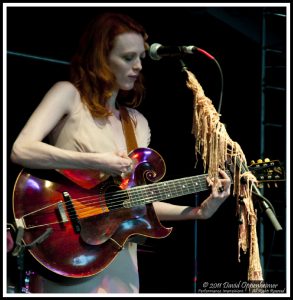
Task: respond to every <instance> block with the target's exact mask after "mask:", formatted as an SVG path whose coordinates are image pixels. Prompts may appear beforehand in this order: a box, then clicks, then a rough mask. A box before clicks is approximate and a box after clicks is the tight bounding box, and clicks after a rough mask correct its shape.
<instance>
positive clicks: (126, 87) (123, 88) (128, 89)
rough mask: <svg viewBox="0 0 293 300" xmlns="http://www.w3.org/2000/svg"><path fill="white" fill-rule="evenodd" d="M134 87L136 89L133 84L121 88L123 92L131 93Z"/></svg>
mask: <svg viewBox="0 0 293 300" xmlns="http://www.w3.org/2000/svg"><path fill="white" fill-rule="evenodd" d="M133 87H134V85H133V84H126V85H124V86H120V90H122V91H130V90H132V89H133Z"/></svg>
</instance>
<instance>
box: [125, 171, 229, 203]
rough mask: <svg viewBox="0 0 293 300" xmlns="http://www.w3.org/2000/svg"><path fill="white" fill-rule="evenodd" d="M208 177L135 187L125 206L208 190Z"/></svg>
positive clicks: (200, 176) (130, 191)
mask: <svg viewBox="0 0 293 300" xmlns="http://www.w3.org/2000/svg"><path fill="white" fill-rule="evenodd" d="M226 172H227V173H228V175H229V176H230V178H231V174H230V172H229V171H227V170H226ZM207 176H208V175H207V174H202V175H198V176H191V177H184V178H180V179H174V180H168V181H162V182H157V183H153V184H147V185H142V186H136V187H133V188H131V189H130V190H127V193H128V197H129V199H128V200H127V201H125V202H124V204H123V206H124V207H128V208H130V207H135V206H138V205H142V204H147V203H152V202H155V201H164V200H168V199H172V198H177V197H181V196H185V195H190V194H194V193H198V192H202V191H205V190H208V189H209V186H208V183H207V180H206V178H207Z"/></svg>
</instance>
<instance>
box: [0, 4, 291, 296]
mask: <svg viewBox="0 0 293 300" xmlns="http://www.w3.org/2000/svg"><path fill="white" fill-rule="evenodd" d="M105 10H107V11H108V10H114V11H120V12H124V13H127V14H129V15H130V16H132V17H134V18H135V19H137V20H138V21H140V22H141V23H142V24H143V25H144V26H145V28H146V30H147V32H148V33H149V37H150V38H149V43H150V44H151V43H154V42H157V43H161V44H163V45H195V46H198V47H200V48H203V49H204V50H206V51H208V52H209V53H211V54H212V55H213V56H214V57H215V58H216V59H217V61H218V62H219V64H220V66H221V68H222V72H223V75H224V91H223V103H222V110H221V114H222V116H221V121H222V122H223V123H225V124H226V126H227V131H228V133H229V135H230V137H231V138H232V139H233V140H234V141H237V142H238V143H239V144H240V145H241V147H242V149H243V151H244V153H245V155H246V158H247V160H248V162H250V160H252V159H254V160H256V159H258V158H259V155H260V151H261V149H260V138H261V132H260V125H261V124H260V120H261V119H260V117H261V109H262V107H261V92H262V86H261V84H262V77H261V75H262V74H261V70H262V44H261V41H262V16H263V8H262V7H228V8H221V7H186V8H183V7H119V8H113V7H112V8H100V7H94V8H86V7H79V8H74V7H58V8H52V7H9V8H8V10H7V50H8V51H11V52H17V53H22V54H29V55H33V56H38V57H46V58H51V59H56V60H61V61H69V60H70V58H71V55H72V54H73V53H74V50H75V48H76V46H77V42H78V40H79V37H80V35H81V33H82V32H83V30H84V27H85V26H86V24H87V23H88V22H89V21H90V20H91V19H92V18H93V17H94V16H95V15H97V14H99V13H101V12H103V11H105ZM270 10H272V11H275V12H280V13H282V14H286V11H285V8H270ZM285 24H286V21H285V20H284V19H283V20H282V21H280V20H278V21H276V20H275V19H272V20H270V23H269V26H268V31H269V34H270V35H271V36H273V37H274V38H276V37H277V38H278V43H281V45H282V46H283V47H284V46H285V44H286V40H285ZM283 50H285V49H283ZM284 58H285V54H284V52H283V56H282V57H281V60H282V63H284V61H285V60H284ZM184 61H185V63H186V65H187V66H188V68H189V70H191V71H192V72H193V73H194V74H195V76H196V77H197V79H198V80H199V82H200V83H201V85H202V87H203V89H204V91H205V94H206V95H207V96H208V97H209V98H210V99H211V100H212V101H213V103H214V105H215V107H216V109H217V108H218V105H219V99H220V93H221V81H220V72H219V69H218V67H217V65H216V64H215V63H214V62H213V61H211V60H210V59H208V58H207V57H206V56H204V55H203V54H200V53H198V54H194V55H189V56H187V57H186V58H184ZM143 72H144V74H145V78H146V86H147V97H146V99H145V101H144V103H143V104H142V105H141V106H140V107H139V110H140V111H141V112H142V113H143V114H144V115H145V116H146V117H147V118H148V120H149V124H150V127H151V130H152V142H151V147H152V148H154V149H155V150H157V151H158V152H159V153H160V154H161V155H162V156H163V157H164V159H165V162H166V166H167V173H166V176H165V178H164V180H168V179H173V178H181V177H185V176H191V175H194V174H201V173H202V172H203V170H202V166H201V163H200V160H199V163H198V165H197V167H196V168H194V165H195V153H194V138H193V136H192V134H191V127H192V113H193V102H192V97H191V93H190V91H189V90H187V88H186V86H185V75H184V73H182V72H181V68H180V64H179V62H178V60H177V59H167V58H164V59H162V60H160V61H152V60H150V59H149V58H147V59H146V60H145V63H144V69H143ZM67 79H68V66H67V65H66V64H60V63H57V62H48V61H43V60H38V59H31V58H27V57H21V56H19V55H15V54H8V55H7V99H5V100H6V101H7V153H8V154H9V153H10V151H11V147H12V144H13V141H14V140H15V138H16V137H17V134H18V133H19V131H20V130H21V128H22V127H23V126H24V124H25V122H26V120H27V119H28V117H29V115H30V114H31V113H32V111H33V110H34V109H35V107H36V106H37V104H38V103H39V101H40V100H41V98H42V97H43V95H44V94H45V92H46V91H47V90H48V89H49V88H50V87H51V86H52V85H53V84H54V83H55V82H56V81H59V80H67ZM284 79H285V77H278V78H277V79H275V80H278V81H281V83H282V84H283V85H285V84H284V83H285V81H284ZM278 83H279V82H278ZM270 96H271V97H272V101H271V102H270V104H268V105H271V107H270V109H269V110H268V111H269V115H267V118H274V119H275V120H276V121H277V122H278V123H280V124H281V125H282V127H281V129H279V130H278V131H277V132H271V134H270V135H269V136H268V137H266V138H267V144H266V147H265V156H266V157H269V158H271V159H279V160H281V162H282V163H285V159H286V136H285V134H286V99H285V98H284V96H282V97H279V96H278V95H276V96H274V97H273V96H272V94H270ZM276 130H277V129H276ZM20 170H21V168H20V167H19V166H16V165H14V164H12V163H11V162H10V161H9V158H8V168H7V183H8V186H7V189H8V199H7V201H8V209H9V211H8V220H10V221H11V220H12V213H11V210H10V208H11V207H10V205H11V204H10V203H11V197H12V190H13V184H14V182H15V179H16V177H17V174H18V173H19V171H20ZM265 193H266V195H267V197H268V198H269V199H270V200H271V202H272V204H273V205H274V206H276V207H275V208H276V210H277V213H278V215H280V216H281V217H282V218H281V219H280V222H281V225H282V227H283V231H282V232H281V233H280V232H277V233H276V235H275V239H273V238H272V236H273V235H274V229H273V227H272V225H271V223H270V222H269V221H268V220H267V218H266V216H265V215H264V216H263V215H262V214H260V213H259V217H260V219H263V224H264V232H265V234H264V239H263V240H262V242H263V245H264V252H263V255H264V261H265V265H266V266H267V268H266V269H265V270H268V272H267V273H265V279H266V280H267V281H268V282H271V281H272V282H277V283H278V284H279V287H280V289H281V288H284V287H285V284H286V280H285V278H286V271H285V270H286V260H285V257H286V249H285V242H286V240H285V235H286V226H285V225H286V223H285V218H284V215H285V207H286V202H285V198H286V197H285V184H284V183H280V184H279V188H278V189H277V191H276V190H274V191H273V189H270V190H266V191H265ZM205 196H206V195H205V193H201V194H199V195H197V197H195V196H194V195H191V196H186V197H183V198H180V199H173V200H172V201H170V202H172V203H180V204H185V205H187V204H188V205H195V204H196V201H197V203H200V202H201V201H202V200H203V199H204V198H205ZM279 202H281V203H283V204H282V205H280V206H277V204H278V203H279ZM235 205H236V203H235V199H234V198H233V197H230V198H229V199H228V200H227V201H226V202H225V203H224V204H223V205H222V207H221V208H220V209H219V211H218V212H217V213H216V214H215V215H214V216H213V217H212V218H211V219H209V220H206V221H198V222H197V223H196V222H193V221H188V222H187V221H186V222H165V223H164V225H166V226H171V227H173V232H172V234H171V235H170V236H169V237H168V238H165V239H162V240H148V241H147V243H146V245H145V246H143V247H141V248H140V251H139V265H140V276H141V292H144V293H193V292H194V291H195V289H196V288H197V289H199V288H201V283H202V282H203V281H208V282H225V281H229V282H234V281H239V280H245V279H246V272H247V270H246V269H247V261H246V260H247V257H246V256H243V258H242V261H241V263H239V262H238V260H237V219H236V217H235ZM256 207H257V203H256ZM262 216H263V218H262ZM196 225H197V227H196ZM276 247H278V249H277V250H278V253H279V254H280V255H281V258H280V260H279V261H278V262H276V266H273V262H274V259H273V258H274V257H273V255H271V254H272V253H274V251H275V250H276ZM277 250H276V251H277ZM8 261H9V262H10V260H8ZM11 264H12V265H13V262H11ZM9 269H10V270H11V268H9ZM269 269H272V270H273V272H270V271H269ZM12 271H13V272H16V270H12Z"/></svg>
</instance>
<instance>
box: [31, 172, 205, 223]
mask: <svg viewBox="0 0 293 300" xmlns="http://www.w3.org/2000/svg"><path fill="white" fill-rule="evenodd" d="M205 177H206V175H199V176H191V177H186V178H180V179H175V180H172V181H168V182H164V181H162V182H158V183H156V184H155V185H154V184H149V185H142V186H136V187H133V188H131V189H129V190H120V191H116V192H111V193H108V194H110V195H112V196H113V195H117V194H118V196H117V197H116V199H115V200H114V201H113V202H111V204H109V205H105V197H104V196H103V197H101V196H98V197H97V196H92V197H91V196H88V197H82V198H76V199H71V201H70V200H65V201H64V203H65V205H66V204H68V203H69V204H70V206H71V204H72V208H70V207H67V212H68V216H69V218H71V219H72V218H76V216H77V217H79V218H85V217H89V216H91V215H89V214H90V213H92V214H93V215H96V214H97V213H96V212H97V210H99V212H100V211H101V210H102V212H106V211H107V210H110V209H112V210H115V209H119V208H121V204H123V203H124V202H125V194H128V195H129V194H132V195H130V197H128V198H127V199H128V200H130V202H129V203H130V204H131V205H130V206H129V207H132V206H135V205H133V204H139V203H141V204H147V203H152V202H154V201H157V200H161V199H160V197H158V196H160V195H162V193H163V192H164V191H168V194H172V191H171V189H170V186H172V189H173V190H174V189H176V188H178V182H180V181H184V180H185V181H186V180H187V181H189V183H188V184H187V183H185V186H189V188H188V189H190V188H193V190H192V192H188V194H191V193H194V192H195V191H194V188H195V187H197V188H198V187H200V188H201V189H202V188H203V185H204V186H206V185H207V182H206V180H203V179H204V178H205ZM195 178H196V179H198V183H195V180H194V179H195ZM160 186H163V188H160ZM154 189H157V193H158V194H157V193H155V192H154ZM186 190H187V189H186ZM149 191H151V192H152V195H151V196H150V195H149ZM121 194H123V196H124V197H121V196H120V195H121ZM185 194H186V193H185ZM182 195H184V193H183V194H180V195H178V196H182ZM132 196H133V197H132ZM137 196H139V198H140V199H142V198H143V201H142V200H137V199H136V200H134V201H133V200H132V199H135V197H137ZM156 197H158V198H156ZM176 197H177V196H176ZM85 198H87V199H86V201H85V203H86V204H84V203H83V202H82V203H80V202H79V200H82V199H85ZM131 198H132V199H131ZM167 198H168V197H167ZM172 198H175V197H172ZM101 199H102V201H101ZM93 200H95V201H93ZM165 200H167V199H165ZM99 202H100V203H101V205H100V207H98V208H97V207H95V208H93V207H90V208H88V207H84V205H91V204H92V205H93V204H94V205H96V203H99ZM80 207H82V208H80ZM100 213H101V212H100ZM63 222H66V221H63ZM56 223H57V224H58V223H62V222H61V221H59V222H56ZM56 223H55V224H56ZM52 224H53V223H52ZM44 225H51V224H41V225H35V226H33V227H34V228H36V227H41V226H44Z"/></svg>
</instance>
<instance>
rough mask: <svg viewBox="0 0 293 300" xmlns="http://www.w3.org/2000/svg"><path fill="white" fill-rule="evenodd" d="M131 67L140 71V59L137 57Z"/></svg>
mask: <svg viewBox="0 0 293 300" xmlns="http://www.w3.org/2000/svg"><path fill="white" fill-rule="evenodd" d="M132 67H133V69H134V70H139V71H140V70H141V69H142V63H141V59H140V58H139V57H138V58H137V59H136V60H135V61H134V63H133V66H132Z"/></svg>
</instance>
